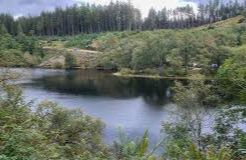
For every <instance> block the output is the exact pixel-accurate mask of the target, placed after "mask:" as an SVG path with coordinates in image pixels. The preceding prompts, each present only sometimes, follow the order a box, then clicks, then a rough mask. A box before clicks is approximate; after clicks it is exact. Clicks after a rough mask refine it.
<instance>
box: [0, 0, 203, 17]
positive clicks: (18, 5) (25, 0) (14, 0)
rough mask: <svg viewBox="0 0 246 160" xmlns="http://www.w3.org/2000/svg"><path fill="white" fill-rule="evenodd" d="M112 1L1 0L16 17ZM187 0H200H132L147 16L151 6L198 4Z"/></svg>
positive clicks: (1, 6) (0, 4) (2, 6)
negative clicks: (81, 4) (76, 5)
mask: <svg viewBox="0 0 246 160" xmlns="http://www.w3.org/2000/svg"><path fill="white" fill-rule="evenodd" d="M110 1H111V0H0V12H1V13H10V14H12V15H14V16H15V17H19V16H23V15H38V14H40V12H41V11H44V10H45V11H47V10H53V9H54V8H55V7H66V6H71V5H73V4H74V3H78V2H85V3H87V2H89V3H96V4H109V2H110ZM113 1H114V0H113ZM121 1H127V0H121ZM186 1H199V0H132V3H133V5H134V6H135V7H137V8H139V9H140V10H141V11H142V14H143V16H146V15H147V13H148V10H149V9H150V8H151V7H154V8H156V9H161V8H163V7H167V8H175V7H177V6H183V5H186V4H190V5H192V6H194V8H196V6H197V4H196V3H195V2H186Z"/></svg>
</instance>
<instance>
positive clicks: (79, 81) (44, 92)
mask: <svg viewBox="0 0 246 160" xmlns="http://www.w3.org/2000/svg"><path fill="white" fill-rule="evenodd" d="M15 70H16V71H17V72H20V73H21V74H22V75H24V76H23V77H22V78H21V80H20V81H19V83H20V84H21V86H23V90H24V96H25V99H26V100H27V101H30V100H34V102H35V103H39V102H41V101H43V100H51V101H55V102H57V103H58V104H60V105H61V106H63V107H66V108H68V109H78V108H79V109H82V110H83V111H84V112H85V113H87V114H89V115H91V116H93V117H96V118H99V119H101V120H102V121H103V122H104V123H105V124H106V128H105V131H104V134H105V141H106V143H112V142H113V140H114V139H115V138H116V137H117V135H118V130H119V128H122V129H123V130H124V131H125V132H126V133H127V135H129V136H130V137H132V138H134V137H137V136H141V135H142V134H143V133H144V131H145V130H146V129H148V131H149V136H150V139H151V141H152V143H156V142H157V141H158V140H159V139H160V138H161V136H163V133H161V132H160V131H161V124H162V122H163V121H168V120H171V119H172V118H174V117H175V112H179V111H177V110H178V109H177V108H178V107H177V106H176V105H174V104H172V103H171V101H170V87H171V86H172V84H173V81H171V80H165V79H161V80H159V79H146V78H123V77H116V76H113V75H112V74H110V73H105V72H99V71H95V70H87V71H84V70H76V71H64V70H47V69H15Z"/></svg>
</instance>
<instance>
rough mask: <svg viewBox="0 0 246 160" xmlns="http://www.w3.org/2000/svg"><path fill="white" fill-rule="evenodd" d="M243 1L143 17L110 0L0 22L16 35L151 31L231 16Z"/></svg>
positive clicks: (213, 1)
mask: <svg viewBox="0 0 246 160" xmlns="http://www.w3.org/2000/svg"><path fill="white" fill-rule="evenodd" d="M245 7H246V3H242V2H240V3H239V2H238V1H237V0H236V1H234V2H232V1H230V2H228V3H226V4H224V3H220V1H219V0H210V1H209V3H208V4H200V5H199V7H198V13H196V11H195V10H194V8H193V7H192V6H190V5H187V6H184V7H178V8H176V9H173V10H170V9H167V8H163V9H162V10H160V11H157V10H155V9H153V8H151V9H150V11H149V14H148V16H147V17H146V18H145V19H142V15H141V12H140V10H139V9H137V8H135V7H134V6H133V5H132V4H131V1H128V2H119V1H117V2H115V3H114V2H111V3H110V4H109V5H105V6H102V5H89V4H81V5H74V6H72V7H67V8H65V9H62V8H56V9H55V11H54V12H43V13H41V15H40V16H36V17H31V16H29V17H21V18H19V19H18V20H16V21H15V20H14V18H13V17H12V16H11V15H8V14H2V15H0V24H1V25H2V26H4V27H5V28H7V30H8V32H9V33H10V34H12V35H16V34H17V32H18V28H19V29H21V30H23V32H24V33H25V34H35V35H49V36H52V35H75V34H79V33H97V32H105V31H124V30H153V29H164V28H169V29H175V28H191V27H196V26H200V25H203V24H209V23H212V22H215V21H219V20H224V19H227V18H230V17H234V16H236V15H239V14H241V13H242V12H243V10H244V8H245Z"/></svg>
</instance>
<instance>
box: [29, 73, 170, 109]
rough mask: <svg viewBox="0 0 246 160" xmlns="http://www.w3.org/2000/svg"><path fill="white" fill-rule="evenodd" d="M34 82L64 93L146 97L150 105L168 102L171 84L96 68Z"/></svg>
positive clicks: (122, 97) (46, 88) (43, 78)
mask: <svg viewBox="0 0 246 160" xmlns="http://www.w3.org/2000/svg"><path fill="white" fill-rule="evenodd" d="M33 82H34V86H39V87H42V88H44V89H45V90H50V91H54V92H59V93H65V94H74V95H87V96H100V97H110V98H116V99H129V98H136V97H143V99H144V101H145V103H147V104H149V105H151V106H163V105H165V104H167V103H168V102H169V97H170V93H169V92H170V90H169V88H170V85H171V81H169V80H157V79H144V78H122V77H116V76H112V75H111V74H108V73H103V72H98V71H95V70H89V71H67V72H65V74H53V75H45V76H41V77H38V78H34V79H33ZM29 85H30V84H29ZM167 93H168V94H167Z"/></svg>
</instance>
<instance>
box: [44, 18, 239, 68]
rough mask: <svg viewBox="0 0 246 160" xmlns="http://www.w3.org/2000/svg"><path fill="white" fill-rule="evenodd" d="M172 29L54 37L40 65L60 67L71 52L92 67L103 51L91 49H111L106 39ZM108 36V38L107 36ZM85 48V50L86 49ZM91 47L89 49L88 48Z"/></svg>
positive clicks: (217, 26)
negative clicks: (105, 44) (106, 44)
mask: <svg viewBox="0 0 246 160" xmlns="http://www.w3.org/2000/svg"><path fill="white" fill-rule="evenodd" d="M242 19H243V16H237V17H234V18H230V19H227V20H224V21H219V22H216V23H213V24H211V25H204V26H201V27H197V28H192V29H185V30H175V32H177V33H178V32H183V31H185V32H186V31H188V32H189V31H190V32H201V31H202V32H204V33H206V32H207V31H208V30H209V26H213V29H214V30H215V31H217V30H226V29H228V28H232V27H235V26H237V25H239V22H240V20H242ZM168 31H170V30H166V29H160V30H155V31H140V32H134V31H132V32H127V31H125V32H108V33H100V34H91V35H77V36H73V37H65V38H64V37H63V38H57V37H53V39H54V40H51V41H49V42H48V43H47V40H46V42H45V46H44V50H45V53H46V59H44V61H43V62H42V63H41V65H39V66H40V67H50V68H54V67H57V65H58V67H59V66H64V54H66V53H71V54H72V55H74V56H75V57H76V59H77V66H78V67H79V68H91V67H95V64H96V63H97V62H96V59H97V57H98V55H100V54H101V52H90V51H89V50H98V51H99V50H101V51H105V50H110V47H111V46H110V45H108V46H102V45H104V43H105V41H110V42H109V44H113V45H114V44H116V43H117V42H114V41H117V39H124V38H126V37H127V38H128V39H136V38H137V39H142V38H144V36H146V35H163V34H165V33H166V32H168ZM105 37H107V38H105ZM51 38H52V37H51ZM84 49H85V50H84ZM88 49H89V50H88ZM58 63H60V64H58Z"/></svg>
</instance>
